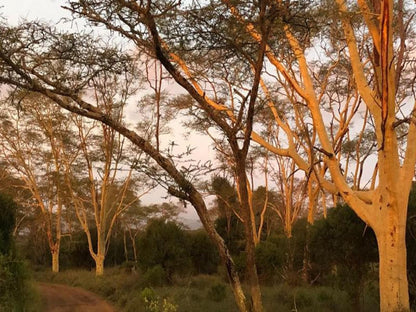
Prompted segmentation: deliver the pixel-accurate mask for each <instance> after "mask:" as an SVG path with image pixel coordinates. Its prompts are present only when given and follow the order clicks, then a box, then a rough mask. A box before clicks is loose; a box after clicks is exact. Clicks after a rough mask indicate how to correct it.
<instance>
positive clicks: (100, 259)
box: [94, 254, 105, 276]
mask: <svg viewBox="0 0 416 312" xmlns="http://www.w3.org/2000/svg"><path fill="white" fill-rule="evenodd" d="M104 258H105V257H104V255H100V254H98V255H97V256H96V257H95V258H94V260H95V276H103V275H104Z"/></svg>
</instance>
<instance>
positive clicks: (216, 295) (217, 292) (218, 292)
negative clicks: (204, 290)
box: [208, 284, 227, 302]
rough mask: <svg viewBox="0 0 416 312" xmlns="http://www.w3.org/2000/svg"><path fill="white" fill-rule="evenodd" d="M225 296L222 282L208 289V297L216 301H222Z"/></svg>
mask: <svg viewBox="0 0 416 312" xmlns="http://www.w3.org/2000/svg"><path fill="white" fill-rule="evenodd" d="M226 296H227V293H226V287H225V285H224V284H215V285H214V286H212V287H211V288H210V289H209V291H208V299H209V300H212V301H216V302H220V301H223V300H224V299H225V297H226Z"/></svg>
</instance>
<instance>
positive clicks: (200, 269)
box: [188, 230, 220, 274]
mask: <svg viewBox="0 0 416 312" xmlns="http://www.w3.org/2000/svg"><path fill="white" fill-rule="evenodd" d="M188 239H189V253H190V257H191V260H192V264H193V267H194V269H195V273H197V274H213V273H216V272H217V268H218V265H219V263H220V258H219V255H218V251H217V249H216V247H215V245H214V244H213V243H212V242H211V240H210V239H209V237H208V235H207V234H206V232H205V231H203V230H198V231H194V232H190V233H188Z"/></svg>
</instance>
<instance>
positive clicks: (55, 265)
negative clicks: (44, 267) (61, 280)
mask: <svg viewBox="0 0 416 312" xmlns="http://www.w3.org/2000/svg"><path fill="white" fill-rule="evenodd" d="M51 255H52V272H53V273H58V272H59V247H58V248H56V249H54V250H51Z"/></svg>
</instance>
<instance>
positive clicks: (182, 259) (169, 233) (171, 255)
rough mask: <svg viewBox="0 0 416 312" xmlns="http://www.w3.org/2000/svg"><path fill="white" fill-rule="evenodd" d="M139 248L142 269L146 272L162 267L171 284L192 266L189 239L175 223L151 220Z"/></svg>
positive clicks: (140, 239)
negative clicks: (176, 274) (158, 266)
mask: <svg viewBox="0 0 416 312" xmlns="http://www.w3.org/2000/svg"><path fill="white" fill-rule="evenodd" d="M155 246H157V248H155ZM138 247H139V250H140V253H139V256H138V260H139V265H140V267H141V268H142V269H143V270H144V271H146V270H149V269H152V268H153V267H155V266H157V265H160V266H161V267H162V268H163V270H164V271H165V273H166V275H167V278H168V280H169V281H170V282H172V278H173V275H174V274H175V273H178V274H183V273H185V272H187V271H188V270H189V266H190V265H191V258H190V254H189V248H188V242H187V237H186V235H185V232H184V231H183V230H182V229H181V228H180V226H179V225H177V224H176V223H175V222H172V221H167V222H166V221H165V220H163V219H154V220H151V221H150V222H149V224H148V225H147V228H146V230H145V232H144V233H143V235H142V236H141V237H140V238H139V243H138Z"/></svg>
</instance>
